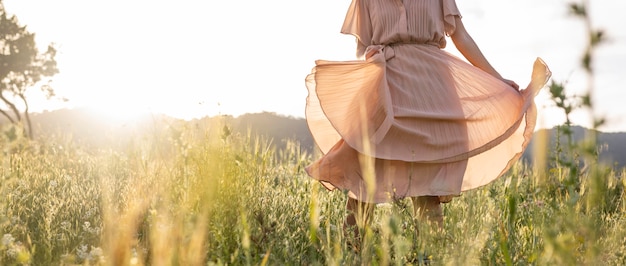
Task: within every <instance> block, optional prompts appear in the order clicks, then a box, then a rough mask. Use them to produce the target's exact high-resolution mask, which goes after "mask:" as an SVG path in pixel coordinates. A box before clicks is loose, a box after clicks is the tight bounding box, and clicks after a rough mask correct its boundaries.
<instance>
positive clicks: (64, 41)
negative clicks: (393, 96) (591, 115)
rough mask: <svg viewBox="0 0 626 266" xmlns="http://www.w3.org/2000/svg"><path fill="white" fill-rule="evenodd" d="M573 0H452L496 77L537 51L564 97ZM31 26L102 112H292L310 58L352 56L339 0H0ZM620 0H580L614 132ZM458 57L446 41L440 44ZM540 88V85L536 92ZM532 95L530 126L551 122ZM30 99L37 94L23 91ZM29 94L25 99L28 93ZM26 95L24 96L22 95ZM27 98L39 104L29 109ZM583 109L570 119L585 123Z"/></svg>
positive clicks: (84, 102) (621, 110)
mask: <svg viewBox="0 0 626 266" xmlns="http://www.w3.org/2000/svg"><path fill="white" fill-rule="evenodd" d="M572 1H576V0H571V1H569V0H457V4H458V6H459V8H460V9H461V13H462V14H463V19H464V23H465V25H466V27H467V28H468V31H469V32H470V34H472V36H473V37H474V39H475V40H476V42H477V43H478V45H479V46H480V47H481V49H482V51H483V53H484V54H485V55H486V56H487V58H488V59H489V60H490V61H491V63H492V64H493V65H494V66H495V67H496V69H497V70H498V71H499V72H500V73H501V74H502V75H503V76H505V77H507V78H509V79H513V80H515V81H517V83H519V84H520V85H522V86H524V87H525V85H526V84H527V83H528V81H529V77H530V71H531V67H532V63H533V61H534V60H535V58H536V57H541V58H543V59H544V60H545V61H546V62H547V64H548V65H549V67H550V68H551V70H552V72H553V79H554V80H555V81H559V82H567V89H568V91H569V93H572V94H582V93H583V92H584V91H585V84H586V83H585V74H584V72H583V71H582V70H581V69H580V67H579V58H580V55H581V53H582V51H583V47H584V41H585V39H584V38H585V36H584V28H583V24H582V22H581V21H580V20H579V19H576V18H574V17H572V16H569V15H568V9H567V3H569V2H572ZM3 2H4V5H5V8H6V10H7V12H8V13H9V14H15V15H17V17H18V19H19V21H20V23H21V24H22V25H26V26H27V29H28V30H29V31H31V32H34V33H35V34H36V41H37V43H38V45H40V46H41V48H40V49H41V50H42V51H43V50H44V49H45V46H46V45H47V44H49V43H51V42H53V43H56V45H57V46H58V48H59V55H58V58H57V62H58V63H59V68H60V71H61V73H60V74H58V75H57V76H55V77H53V86H54V88H55V89H56V91H57V93H58V94H59V95H60V96H63V97H66V98H68V99H69V100H70V101H69V102H67V103H60V102H55V103H46V104H36V105H37V106H33V107H34V109H36V110H35V111H37V110H39V111H41V110H54V109H57V108H72V107H80V106H89V107H93V108H95V109H99V110H101V111H103V112H107V113H110V114H112V115H120V116H132V115H134V114H137V113H138V112H145V111H153V112H160V113H166V114H168V115H172V116H175V117H180V118H193V117H202V116H207V115H210V116H212V115H217V114H231V115H235V116H237V115H240V114H243V113H255V112H262V111H269V112H275V113H278V114H283V115H290V116H294V117H303V116H304V105H305V98H306V96H307V93H306V88H305V86H304V78H305V76H306V75H307V74H308V73H309V71H310V69H311V68H312V67H313V64H314V60H316V59H329V60H346V59H354V39H353V38H352V37H351V36H346V35H342V34H340V33H339V29H340V27H341V24H342V22H343V19H344V16H345V12H346V9H347V7H348V5H349V4H350V0H265V1H259V0H240V1H213V0H204V1H200V0H196V1H192V0H178V1H160V0H152V1H147V0H107V1H104V0H91V1H84V0H55V1H52V0H4V1H3ZM625 10H626V1H624V0H592V1H591V13H592V19H593V23H594V26H595V27H598V28H602V29H604V30H605V31H606V33H607V34H608V37H609V41H608V42H607V43H606V44H604V45H603V46H602V47H601V48H600V49H599V50H598V51H597V52H598V53H597V58H596V65H595V67H596V72H597V76H596V84H595V85H596V86H595V88H596V89H595V91H594V95H595V100H596V103H595V104H596V106H597V107H598V108H597V110H596V112H597V113H598V115H602V116H605V117H606V118H607V119H608V124H607V126H605V127H604V128H602V129H603V130H606V131H626V118H625V117H626V106H625V104H626V103H625V102H624V101H625V99H626V90H624V89H625V86H624V83H625V82H626V75H625V74H626V73H625V71H626V30H624V28H623V27H624V25H626V16H624V11H625ZM447 50H449V51H450V52H452V53H454V54H458V53H457V52H456V50H455V49H454V45H453V44H452V42H451V41H450V42H449V46H448V48H447ZM544 92H546V91H544ZM547 95H548V94H547V92H546V93H542V94H540V96H539V97H538V98H537V104H538V107H539V108H540V114H541V116H540V119H539V127H551V126H553V125H554V124H558V123H561V122H562V116H561V115H560V112H559V111H558V110H556V111H555V110H554V109H551V108H547V107H546V106H550V103H549V102H548V101H547ZM35 100H37V99H35ZM35 100H34V101H35ZM33 104H35V103H33ZM37 107H39V108H37ZM587 117H588V116H587V115H586V113H579V114H577V116H576V117H575V119H574V122H575V123H576V124H579V125H583V126H589V124H588V119H587Z"/></svg>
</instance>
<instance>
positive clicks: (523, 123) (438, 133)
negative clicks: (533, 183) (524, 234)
mask: <svg viewBox="0 0 626 266" xmlns="http://www.w3.org/2000/svg"><path fill="white" fill-rule="evenodd" d="M455 16H460V13H459V10H458V9H457V6H456V3H455V1H454V0H404V1H402V0H353V1H352V3H351V5H350V7H349V10H348V12H347V15H346V18H345V22H344V24H343V27H342V31H341V32H342V33H344V34H351V35H354V36H355V37H356V39H357V54H358V55H359V56H361V57H362V56H363V55H364V54H365V53H366V51H370V49H378V51H379V52H377V53H376V54H374V55H373V56H371V57H369V58H367V59H359V60H354V61H324V60H318V61H316V66H315V67H314V68H313V70H312V72H311V74H309V75H308V76H307V78H306V86H307V88H308V93H309V95H308V97H307V105H306V120H307V123H308V126H309V129H310V131H311V133H312V135H313V137H314V139H315V142H316V144H317V146H318V147H319V149H320V150H321V152H322V153H323V156H321V158H319V159H318V160H316V161H314V162H313V163H312V164H310V165H309V166H307V167H306V171H307V173H308V174H309V175H310V176H311V177H312V178H314V179H316V180H319V181H320V182H321V183H322V184H323V185H324V186H325V187H326V188H327V189H329V190H333V189H336V188H338V189H341V190H344V191H347V193H348V195H349V196H350V197H352V198H355V199H358V200H360V201H364V202H373V203H381V202H388V201H390V200H392V199H395V198H403V197H414V196H423V195H432V196H449V195H459V194H460V193H461V192H462V191H466V190H469V189H473V188H477V187H480V186H483V185H486V184H488V183H489V182H491V181H493V180H495V179H496V178H498V177H499V176H501V175H502V174H504V173H505V172H506V171H507V170H508V169H509V168H510V167H511V165H512V164H513V163H514V162H515V161H516V160H518V159H519V157H520V156H521V154H522V153H523V151H524V149H525V148H526V146H527V145H528V142H529V141H530V137H531V135H532V134H533V131H534V128H535V121H536V115H537V110H536V107H535V104H534V97H535V96H536V95H537V93H538V92H539V90H540V89H542V88H543V87H544V86H545V84H546V82H547V81H548V79H549V77H550V71H549V70H548V68H547V66H546V65H545V64H544V63H543V61H542V60H541V59H539V58H538V59H537V60H536V61H535V64H534V69H533V72H532V79H531V82H530V84H529V85H528V87H526V88H525V89H523V90H521V91H520V92H518V91H516V90H515V89H513V88H511V87H510V86H508V85H507V84H505V83H504V82H502V81H501V80H499V79H497V78H495V77H493V76H491V75H489V74H487V73H486V72H484V71H482V70H480V69H478V68H476V67H474V66H472V65H470V64H468V63H467V62H465V61H463V60H461V59H459V58H458V57H455V56H453V55H451V54H449V53H448V52H446V51H444V50H442V49H441V48H444V47H445V45H446V35H450V34H452V33H453V32H454V30H455Z"/></svg>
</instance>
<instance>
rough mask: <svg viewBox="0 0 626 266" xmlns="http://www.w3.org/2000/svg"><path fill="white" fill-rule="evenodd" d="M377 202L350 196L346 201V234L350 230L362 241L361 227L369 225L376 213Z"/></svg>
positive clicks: (344, 227)
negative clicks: (364, 200)
mask: <svg viewBox="0 0 626 266" xmlns="http://www.w3.org/2000/svg"><path fill="white" fill-rule="evenodd" d="M375 206H376V204H373V203H366V202H361V201H358V200H356V199H353V198H348V202H347V203H346V212H347V214H346V220H345V221H344V223H343V229H344V234H345V235H348V234H350V232H352V234H353V235H354V237H355V239H357V240H358V241H359V242H360V235H359V228H365V227H366V226H368V225H369V223H370V221H371V219H372V216H373V214H374V207H375Z"/></svg>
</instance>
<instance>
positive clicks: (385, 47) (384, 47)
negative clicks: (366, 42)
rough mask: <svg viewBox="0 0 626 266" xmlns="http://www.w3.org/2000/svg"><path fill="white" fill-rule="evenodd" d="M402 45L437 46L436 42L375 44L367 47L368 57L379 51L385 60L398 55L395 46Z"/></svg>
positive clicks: (366, 53)
mask: <svg viewBox="0 0 626 266" xmlns="http://www.w3.org/2000/svg"><path fill="white" fill-rule="evenodd" d="M400 45H432V46H435V47H439V46H437V44H436V43H390V44H373V45H370V46H368V47H367V48H366V49H365V55H366V58H369V57H372V56H374V55H376V54H378V53H381V54H382V55H384V57H385V61H389V59H391V58H393V57H395V56H396V52H395V51H394V50H393V48H394V47H395V46H400ZM368 55H369V56H368Z"/></svg>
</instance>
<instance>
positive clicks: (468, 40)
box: [450, 16, 519, 90]
mask: <svg viewBox="0 0 626 266" xmlns="http://www.w3.org/2000/svg"><path fill="white" fill-rule="evenodd" d="M455 24H456V29H455V30H454V33H452V35H450V38H451V39H452V42H454V45H455V46H456V48H457V49H458V50H459V52H461V54H463V56H464V57H465V58H466V59H467V60H468V61H469V62H470V63H471V64H472V65H474V66H476V67H478V68H480V69H482V70H483V71H485V72H487V73H489V74H490V75H492V76H494V77H496V78H498V79H500V80H502V81H504V83H506V84H509V85H510V86H511V87H513V88H514V89H516V90H519V86H518V85H517V84H516V83H515V82H514V81H512V80H508V79H505V78H502V76H501V75H500V73H498V71H496V70H495V69H494V68H493V66H491V64H490V63H489V61H487V58H485V56H484V55H483V53H482V52H481V51H480V48H478V45H477V44H476V42H474V39H473V38H472V36H470V35H469V33H468V32H467V30H466V29H465V26H464V25H463V21H462V20H461V18H460V17H458V16H457V17H456V18H455Z"/></svg>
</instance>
